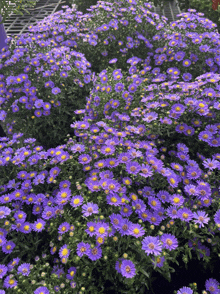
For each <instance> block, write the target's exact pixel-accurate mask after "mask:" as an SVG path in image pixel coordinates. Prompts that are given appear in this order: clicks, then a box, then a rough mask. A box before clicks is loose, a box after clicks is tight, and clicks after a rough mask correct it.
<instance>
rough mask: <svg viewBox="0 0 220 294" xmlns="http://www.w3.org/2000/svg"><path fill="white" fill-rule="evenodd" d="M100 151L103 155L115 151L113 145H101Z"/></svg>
mask: <svg viewBox="0 0 220 294" xmlns="http://www.w3.org/2000/svg"><path fill="white" fill-rule="evenodd" d="M100 152H101V153H102V154H104V155H112V154H113V153H114V152H115V147H114V146H112V145H108V146H103V147H102V148H101V149H100Z"/></svg>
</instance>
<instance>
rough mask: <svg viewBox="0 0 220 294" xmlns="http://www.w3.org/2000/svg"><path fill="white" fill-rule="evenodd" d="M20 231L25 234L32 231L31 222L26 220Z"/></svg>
mask: <svg viewBox="0 0 220 294" xmlns="http://www.w3.org/2000/svg"><path fill="white" fill-rule="evenodd" d="M20 231H21V232H22V233H24V234H29V233H30V232H31V231H32V224H31V223H29V222H24V223H23V224H22V225H21V227H20Z"/></svg>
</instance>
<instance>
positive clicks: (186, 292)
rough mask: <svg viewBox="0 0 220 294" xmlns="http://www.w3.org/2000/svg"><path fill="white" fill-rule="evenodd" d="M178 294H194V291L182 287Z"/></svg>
mask: <svg viewBox="0 0 220 294" xmlns="http://www.w3.org/2000/svg"><path fill="white" fill-rule="evenodd" d="M177 294H193V290H192V289H191V288H189V287H182V288H181V289H179V290H178V292H177Z"/></svg>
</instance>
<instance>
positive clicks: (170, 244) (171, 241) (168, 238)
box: [160, 234, 178, 250]
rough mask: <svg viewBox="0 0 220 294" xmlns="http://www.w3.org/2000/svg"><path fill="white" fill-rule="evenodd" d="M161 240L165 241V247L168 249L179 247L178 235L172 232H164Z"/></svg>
mask: <svg viewBox="0 0 220 294" xmlns="http://www.w3.org/2000/svg"><path fill="white" fill-rule="evenodd" d="M160 240H161V242H163V245H162V246H163V248H166V249H168V250H174V249H176V248H177V247H178V241H177V239H176V237H175V236H173V235H171V234H163V235H162V236H161V239H160Z"/></svg>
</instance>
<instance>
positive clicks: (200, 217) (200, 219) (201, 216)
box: [193, 211, 210, 228]
mask: <svg viewBox="0 0 220 294" xmlns="http://www.w3.org/2000/svg"><path fill="white" fill-rule="evenodd" d="M193 218H194V219H195V220H194V222H195V223H196V224H199V227H200V228H201V227H204V224H206V225H207V224H208V222H209V220H210V218H209V217H208V215H207V214H206V213H205V211H196V212H194V213H193Z"/></svg>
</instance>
